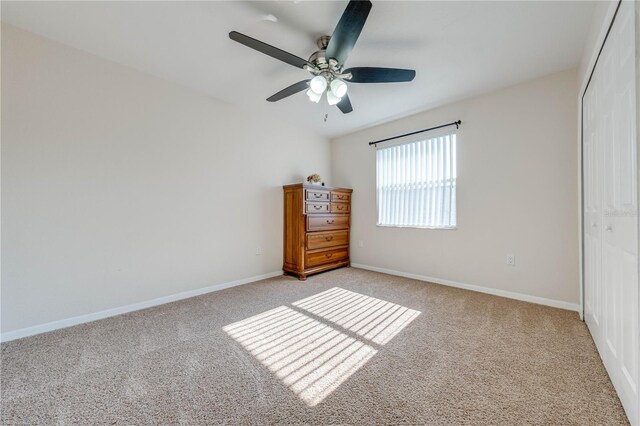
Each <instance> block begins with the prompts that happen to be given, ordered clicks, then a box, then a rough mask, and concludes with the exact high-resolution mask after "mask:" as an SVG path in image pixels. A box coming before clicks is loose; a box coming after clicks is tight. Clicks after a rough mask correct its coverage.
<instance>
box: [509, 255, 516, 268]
mask: <svg viewBox="0 0 640 426" xmlns="http://www.w3.org/2000/svg"><path fill="white" fill-rule="evenodd" d="M507 265H509V266H516V256H515V255H514V254H508V255H507Z"/></svg>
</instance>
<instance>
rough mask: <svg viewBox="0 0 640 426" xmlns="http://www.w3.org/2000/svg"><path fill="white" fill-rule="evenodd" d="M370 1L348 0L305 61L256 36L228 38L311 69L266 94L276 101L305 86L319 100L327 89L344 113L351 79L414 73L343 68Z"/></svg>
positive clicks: (395, 79)
mask: <svg viewBox="0 0 640 426" xmlns="http://www.w3.org/2000/svg"><path fill="white" fill-rule="evenodd" d="M370 10H371V2H370V1H369V0H351V1H350V2H349V4H348V5H347V7H346V9H345V10H344V12H343V13H342V17H341V18H340V21H339V22H338V25H337V26H336V28H335V30H334V31H333V35H331V36H322V37H320V38H319V39H318V41H317V45H318V48H319V49H320V50H318V51H316V52H314V53H313V54H312V55H311V56H310V57H309V60H308V61H306V60H304V59H302V58H300V57H298V56H296V55H293V54H291V53H289V52H285V51H284V50H282V49H278V48H277V47H274V46H271V45H269V44H267V43H264V42H262V41H260V40H256V39H254V38H251V37H249V36H246V35H244V34H241V33H239V32H237V31H231V32H230V33H229V38H230V39H231V40H234V41H237V42H238V43H240V44H244V45H245V46H247V47H250V48H252V49H255V50H257V51H258V52H262V53H264V54H265V55H269V56H271V57H273V58H276V59H279V60H281V61H282V62H286V63H287V64H289V65H293V66H294V67H297V68H302V69H304V70H306V71H308V72H310V73H311V74H312V75H313V77H312V78H310V79H307V80H302V81H299V82H297V83H294V84H292V85H291V86H289V87H287V88H285V89H282V90H281V91H279V92H278V93H276V94H274V95H272V96H270V97H269V98H267V101H269V102H276V101H279V100H281V99H284V98H286V97H288V96H291V95H293V94H295V93H298V92H302V91H303V90H305V89H306V90H307V96H308V97H309V99H310V100H311V101H313V102H316V103H317V102H320V99H321V98H322V95H323V94H324V93H325V92H326V94H327V102H328V103H329V105H337V107H338V108H339V109H340V111H342V112H343V113H344V114H347V113H349V112H351V111H353V107H352V106H351V101H350V100H349V96H348V95H347V84H346V82H350V83H399V82H406V81H411V80H413V79H414V77H415V76H416V72H415V71H414V70H407V69H399V68H377V67H355V68H349V69H343V68H344V63H345V61H346V60H347V57H348V56H349V53H351V50H352V49H353V47H354V46H355V44H356V41H357V40H358V37H359V36H360V33H361V32H362V28H363V27H364V24H365V22H366V21H367V17H368V16H369V11H370Z"/></svg>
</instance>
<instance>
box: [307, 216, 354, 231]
mask: <svg viewBox="0 0 640 426" xmlns="http://www.w3.org/2000/svg"><path fill="white" fill-rule="evenodd" d="M347 228H349V215H345V214H332V215H313V216H307V231H331V230H333V229H347Z"/></svg>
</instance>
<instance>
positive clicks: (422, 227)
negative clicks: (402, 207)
mask: <svg viewBox="0 0 640 426" xmlns="http://www.w3.org/2000/svg"><path fill="white" fill-rule="evenodd" d="M376 226H377V227H379V228H409V229H433V230H440V231H455V230H457V229H458V227H457V226H446V227H445V226H413V225H380V224H379V223H377V224H376Z"/></svg>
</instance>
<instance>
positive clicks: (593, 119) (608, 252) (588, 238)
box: [583, 1, 640, 424]
mask: <svg viewBox="0 0 640 426" xmlns="http://www.w3.org/2000/svg"><path fill="white" fill-rule="evenodd" d="M634 18H635V17H634V4H633V2H630V1H623V2H622V4H621V6H620V9H619V11H618V15H617V17H616V20H615V22H614V25H613V27H612V30H611V33H610V34H609V38H608V39H607V42H606V43H605V46H604V49H603V51H602V54H601V56H600V59H599V61H598V64H597V66H596V70H595V72H594V75H593V78H592V80H591V84H590V85H589V89H588V91H587V94H586V95H585V99H584V113H585V115H584V140H583V156H584V157H583V165H584V182H583V184H584V267H585V316H586V321H587V325H588V327H589V329H590V330H591V333H592V336H593V339H594V341H595V343H596V346H597V347H598V351H599V352H600V356H601V357H602V360H603V362H604V365H605V367H606V368H607V371H608V373H609V376H610V377H611V381H612V382H613V384H614V386H615V388H616V391H617V392H618V395H619V396H620V400H621V402H622V404H623V406H624V408H625V410H626V412H627V415H628V416H629V420H630V421H631V423H632V424H638V423H640V412H639V409H640V408H639V405H640V403H639V393H638V385H639V383H638V378H639V376H638V375H639V371H638V370H639V365H638V364H639V363H640V358H639V344H640V342H639V339H638V335H639V332H640V330H639V327H638V326H639V323H638V216H637V213H638V200H637V193H638V191H637V179H638V176H637V170H638V169H637V164H636V159H637V153H636V149H637V141H636V122H635V119H636V100H635V96H636V89H635V84H636V81H635V80H636V74H635V29H634Z"/></svg>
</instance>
